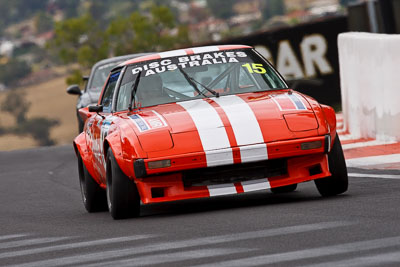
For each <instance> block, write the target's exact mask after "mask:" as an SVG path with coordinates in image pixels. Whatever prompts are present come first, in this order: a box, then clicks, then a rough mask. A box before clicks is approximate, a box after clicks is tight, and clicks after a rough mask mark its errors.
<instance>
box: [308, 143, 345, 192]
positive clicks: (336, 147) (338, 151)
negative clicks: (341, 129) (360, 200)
mask: <svg viewBox="0 0 400 267" xmlns="http://www.w3.org/2000/svg"><path fill="white" fill-rule="evenodd" d="M328 163H329V171H330V172H331V174H332V176H329V177H326V178H322V179H316V180H314V182H315V185H316V186H317V189H318V191H319V193H320V194H321V195H322V196H324V197H326V196H334V195H338V194H341V193H344V192H346V191H347V188H348V177H347V167H346V161H345V159H344V155H343V150H342V145H341V144H340V140H339V136H338V135H336V138H335V142H334V143H333V146H332V150H331V152H329V154H328Z"/></svg>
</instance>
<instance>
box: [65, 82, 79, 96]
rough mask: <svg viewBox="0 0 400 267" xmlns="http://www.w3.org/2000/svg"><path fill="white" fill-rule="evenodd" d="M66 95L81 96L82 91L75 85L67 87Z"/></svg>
mask: <svg viewBox="0 0 400 267" xmlns="http://www.w3.org/2000/svg"><path fill="white" fill-rule="evenodd" d="M67 93H68V94H70V95H82V91H81V89H80V88H79V86H78V85H77V84H73V85H70V86H68V88H67Z"/></svg>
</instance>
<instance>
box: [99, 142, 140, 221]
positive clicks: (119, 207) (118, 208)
mask: <svg viewBox="0 0 400 267" xmlns="http://www.w3.org/2000/svg"><path fill="white" fill-rule="evenodd" d="M106 191H107V203H108V209H109V211H110V213H111V216H112V217H113V218H114V219H115V220H117V219H125V218H130V217H137V216H139V214H140V198H139V193H138V191H137V188H136V185H135V182H134V181H132V180H130V179H129V177H128V176H126V175H125V174H124V173H123V171H122V170H121V169H120V167H119V165H118V163H117V161H116V160H115V157H114V154H113V152H112V150H111V149H110V148H109V149H108V152H107V190H106Z"/></svg>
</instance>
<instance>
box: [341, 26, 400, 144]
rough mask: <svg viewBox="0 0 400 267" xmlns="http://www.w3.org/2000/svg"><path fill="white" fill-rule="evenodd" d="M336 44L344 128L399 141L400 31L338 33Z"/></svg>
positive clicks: (363, 135) (358, 134)
mask: <svg viewBox="0 0 400 267" xmlns="http://www.w3.org/2000/svg"><path fill="white" fill-rule="evenodd" d="M338 46H339V62H340V79H341V82H340V83H341V91H342V108H343V123H344V130H345V131H348V132H349V133H350V134H351V135H352V137H353V138H375V139H377V140H380V141H400V35H398V34H392V35H388V34H374V33H356V32H349V33H342V34H340V35H339V39H338Z"/></svg>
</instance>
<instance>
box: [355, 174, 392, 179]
mask: <svg viewBox="0 0 400 267" xmlns="http://www.w3.org/2000/svg"><path fill="white" fill-rule="evenodd" d="M348 176H350V177H362V178H364V177H368V178H383V179H400V175H399V174H397V175H396V174H374V173H352V172H349V173H348Z"/></svg>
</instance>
